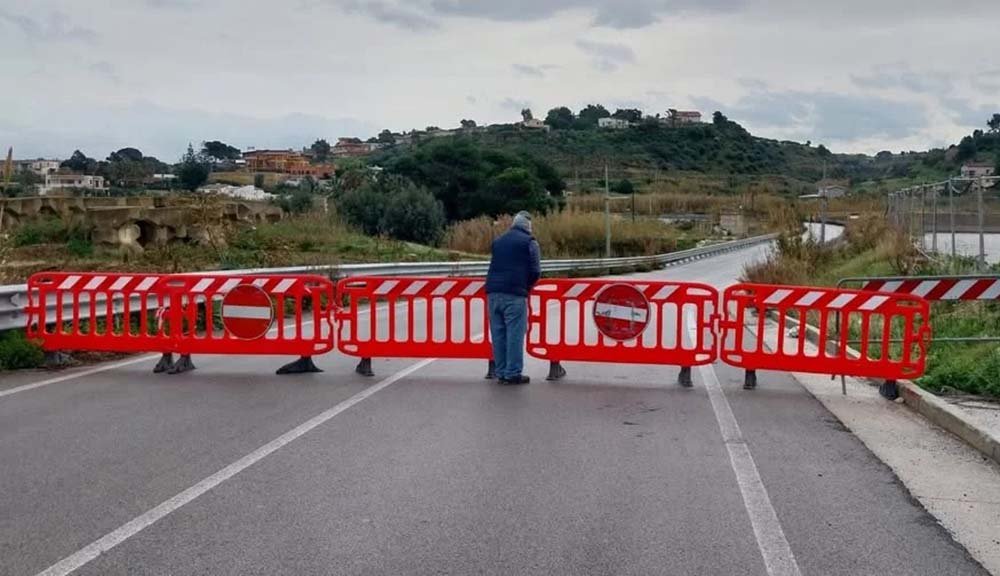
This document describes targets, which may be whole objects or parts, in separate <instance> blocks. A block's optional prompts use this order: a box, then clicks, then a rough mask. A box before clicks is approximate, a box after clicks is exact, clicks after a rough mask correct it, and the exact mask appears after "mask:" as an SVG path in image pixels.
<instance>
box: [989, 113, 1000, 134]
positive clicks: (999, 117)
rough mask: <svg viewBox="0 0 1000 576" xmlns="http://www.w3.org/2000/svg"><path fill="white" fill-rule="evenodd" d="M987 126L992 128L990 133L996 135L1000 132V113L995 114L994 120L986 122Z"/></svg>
mask: <svg viewBox="0 0 1000 576" xmlns="http://www.w3.org/2000/svg"><path fill="white" fill-rule="evenodd" d="M986 125H987V126H989V127H990V132H993V133H994V134H996V133H998V132H1000V113H998V114H994V115H993V117H992V118H990V119H989V120H987V121H986Z"/></svg>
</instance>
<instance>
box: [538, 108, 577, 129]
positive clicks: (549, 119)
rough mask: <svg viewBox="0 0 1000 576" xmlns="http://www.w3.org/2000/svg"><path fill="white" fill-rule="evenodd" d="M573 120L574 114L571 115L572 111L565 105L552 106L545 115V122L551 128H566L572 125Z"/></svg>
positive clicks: (574, 118)
mask: <svg viewBox="0 0 1000 576" xmlns="http://www.w3.org/2000/svg"><path fill="white" fill-rule="evenodd" d="M575 120H576V116H574V115H573V111H572V110H570V109H569V108H567V107H565V106H560V107H558V108H553V109H552V110H549V113H548V114H546V115H545V123H546V124H548V125H549V126H551V127H552V129H553V130H568V129H570V128H572V127H573V122H574V121H575Z"/></svg>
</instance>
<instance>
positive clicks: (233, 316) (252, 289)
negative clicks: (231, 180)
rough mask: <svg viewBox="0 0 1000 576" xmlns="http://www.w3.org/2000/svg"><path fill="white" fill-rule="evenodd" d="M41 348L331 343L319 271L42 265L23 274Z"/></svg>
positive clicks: (310, 349) (275, 351)
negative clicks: (80, 269)
mask: <svg viewBox="0 0 1000 576" xmlns="http://www.w3.org/2000/svg"><path fill="white" fill-rule="evenodd" d="M28 298H29V304H28V310H27V311H28V314H29V319H28V327H27V335H28V337H29V338H33V339H38V340H40V341H41V342H42V345H43V347H44V348H45V349H46V350H101V351H113V352H163V353H168V352H176V353H181V354H254V355H298V356H312V355H316V354H322V353H324V352H328V351H330V350H331V349H333V326H332V324H331V320H330V316H331V308H332V306H333V303H334V292H333V283H332V282H331V281H330V280H328V279H326V278H323V277H320V276H226V275H223V274H220V275H167V274H102V273H79V274H77V273H68V272H51V273H50V272H45V273H41V274H35V275H34V276H32V277H31V278H30V279H29V281H28Z"/></svg>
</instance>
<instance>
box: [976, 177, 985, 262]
mask: <svg viewBox="0 0 1000 576" xmlns="http://www.w3.org/2000/svg"><path fill="white" fill-rule="evenodd" d="M976 203H977V204H978V206H979V260H978V262H977V265H976V270H982V269H983V268H985V267H986V239H985V236H984V234H983V183H982V181H980V182H978V185H977V186H976Z"/></svg>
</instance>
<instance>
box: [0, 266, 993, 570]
mask: <svg viewBox="0 0 1000 576" xmlns="http://www.w3.org/2000/svg"><path fill="white" fill-rule="evenodd" d="M765 250H766V248H763V247H757V248H752V249H748V250H744V251H740V252H734V253H729V254H725V255H722V256H719V257H715V258H710V259H706V260H701V261H697V262H694V263H690V264H687V265H683V266H676V267H672V268H668V269H666V270H663V271H658V272H655V273H650V274H645V275H642V276H644V277H652V278H666V279H679V280H690V281H701V282H707V283H711V284H715V285H718V286H724V285H726V284H729V283H731V282H733V281H734V279H735V278H736V277H737V276H738V275H739V273H740V271H741V267H742V266H743V264H744V263H746V262H748V261H751V260H753V259H755V258H759V257H761V256H762V254H763V253H764V251H765ZM284 361H285V360H284V359H279V358H266V357H261V358H230V357H201V358H197V357H196V358H195V362H196V363H197V365H198V367H199V369H198V370H197V371H196V372H193V373H190V374H186V375H179V376H166V375H163V376H153V375H151V374H150V369H151V367H152V365H153V361H152V360H140V361H132V363H130V364H127V365H124V366H120V367H117V368H113V369H106V370H102V371H99V372H94V371H93V370H89V371H85V372H84V373H83V375H81V376H79V377H74V378H71V379H66V380H62V381H56V382H51V383H46V382H48V380H47V379H48V378H51V376H47V375H38V374H27V375H24V374H20V375H4V377H3V378H4V382H3V383H2V384H0V574H10V575H21V574H27V575H31V574H38V573H42V572H43V571H46V570H47V569H48V572H47V573H48V574H68V573H74V574H91V575H117V574H133V575H134V574H173V575H186V574H213V575H227V574H261V575H264V574H267V575H272V574H298V575H305V574H317V575H319V574H352V575H358V574H360V575H398V574H421V575H423V574H428V575H429V574H456V575H465V574H496V575H511V574H544V575H562V574H565V575H573V576H579V575H591V574H592V575H606V574H635V575H651V574H678V575H744V574H745V575H763V574H772V575H778V574H781V575H797V574H806V575H810V574H815V575H828V576H829V575H845V576H846V575H851V576H856V575H865V574H873V575H878V576H890V575H912V574H927V575H935V576H944V575H952V574H954V575H966V574H972V575H975V574H986V572H985V571H984V570H983V569H982V568H981V567H980V566H979V565H978V564H977V563H976V562H975V561H974V560H973V559H972V558H971V557H970V556H969V555H968V554H967V553H966V551H965V550H964V549H963V548H961V547H960V546H959V545H957V544H956V543H955V542H954V541H953V540H952V539H951V537H950V536H949V535H948V534H947V533H946V531H945V530H944V529H942V528H941V527H940V526H939V525H938V524H937V522H936V521H935V520H934V519H933V517H931V516H930V515H929V514H927V513H926V512H925V511H924V509H923V508H922V507H921V506H920V505H919V504H918V503H917V502H916V501H915V500H913V499H912V498H911V497H910V496H909V495H908V493H907V491H906V490H905V489H904V488H903V487H902V486H901V484H900V483H899V481H898V480H897V479H896V477H895V476H894V475H893V474H892V472H891V471H890V470H889V469H888V468H887V467H886V466H885V465H884V464H882V462H880V461H879V460H878V459H877V458H875V457H874V456H873V455H872V454H871V453H870V452H869V451H868V450H867V449H866V448H865V446H864V445H863V444H862V443H861V442H860V441H859V440H858V439H857V438H855V437H854V436H853V435H852V434H850V433H849V432H848V431H846V430H845V428H844V427H843V426H841V424H840V423H839V422H838V421H837V420H836V418H834V417H833V416H832V415H831V414H830V413H829V412H827V411H826V409H825V408H823V407H822V405H821V404H819V403H818V402H817V401H816V400H815V399H814V398H813V397H812V396H811V395H810V394H809V393H808V392H807V391H806V390H805V389H803V388H802V386H801V385H800V384H799V383H798V382H797V381H795V380H794V379H793V378H792V377H790V376H788V375H784V374H777V373H768V372H762V373H760V375H759V377H760V388H759V389H758V390H756V391H752V392H747V391H744V390H742V389H741V385H742V374H741V373H740V372H739V371H738V370H736V369H733V368H730V367H727V366H725V365H721V364H719V365H716V366H714V367H709V368H706V369H703V370H695V372H694V377H695V386H694V388H692V389H683V388H680V387H678V386H676V385H675V384H674V383H673V382H674V380H675V378H676V369H674V368H662V367H642V366H639V367H637V366H616V365H608V364H589V365H583V364H569V365H567V368H568V370H569V371H570V374H569V377H568V378H567V379H566V380H564V381H562V382H559V383H547V382H544V381H542V378H543V377H544V375H545V373H546V366H545V365H544V364H543V363H541V362H538V361H534V360H530V359H529V361H528V366H527V372H528V373H529V374H530V375H531V376H533V377H534V378H535V382H533V383H532V384H531V385H530V386H526V387H512V388H508V387H499V386H497V385H496V384H493V383H490V382H487V381H485V380H483V379H482V375H483V373H484V372H485V365H484V363H482V362H467V361H451V360H439V361H420V362H418V361H412V360H390V361H386V360H376V361H375V366H374V368H375V370H376V373H377V376H376V378H374V379H366V378H363V377H361V376H358V375H355V374H354V373H353V372H352V369H353V366H354V364H355V361H354V359H350V358H346V357H342V356H339V355H336V354H331V355H327V356H325V357H322V358H318V359H317V363H318V364H319V365H320V366H321V367H322V368H324V369H325V370H326V372H325V373H323V374H312V375H301V376H293V377H287V376H286V377H278V376H274V369H275V368H276V367H277V366H279V365H280V364H281V363H283V362H284ZM88 372H89V373H88ZM37 383H41V384H43V385H41V386H36V387H30V385H31V384H37ZM25 386H28V387H27V388H25ZM4 391H8V392H12V393H8V394H7V395H3V394H4ZM102 552H103V553H102Z"/></svg>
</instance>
